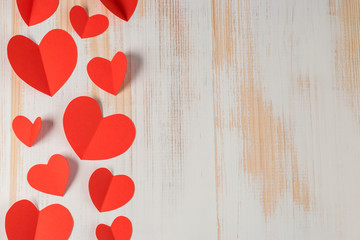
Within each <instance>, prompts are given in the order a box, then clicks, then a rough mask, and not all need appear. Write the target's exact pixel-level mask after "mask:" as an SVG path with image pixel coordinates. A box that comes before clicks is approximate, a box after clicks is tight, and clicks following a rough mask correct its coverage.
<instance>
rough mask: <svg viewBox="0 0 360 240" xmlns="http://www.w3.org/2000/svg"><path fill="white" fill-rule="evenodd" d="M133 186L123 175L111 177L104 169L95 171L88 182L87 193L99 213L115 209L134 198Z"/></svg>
mask: <svg viewBox="0 0 360 240" xmlns="http://www.w3.org/2000/svg"><path fill="white" fill-rule="evenodd" d="M134 192H135V184H134V182H133V181H132V180H131V178H129V177H128V176H125V175H117V176H113V175H112V173H111V172H110V171H109V170H108V169H106V168H99V169H97V170H96V171H95V172H94V173H93V174H92V175H91V177H90V180H89V193H90V197H91V200H92V202H93V203H94V205H95V207H96V208H97V209H98V210H99V212H107V211H111V210H114V209H117V208H119V207H121V206H123V205H125V204H126V203H127V202H129V201H130V199H131V198H132V197H133V196H134Z"/></svg>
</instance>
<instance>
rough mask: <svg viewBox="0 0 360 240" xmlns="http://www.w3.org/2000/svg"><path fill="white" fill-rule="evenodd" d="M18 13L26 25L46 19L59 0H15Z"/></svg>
mask: <svg viewBox="0 0 360 240" xmlns="http://www.w3.org/2000/svg"><path fill="white" fill-rule="evenodd" d="M16 3H17V6H18V9H19V12H20V15H21V17H22V19H24V21H25V23H26V24H27V25H28V26H32V25H35V24H38V23H41V22H42V21H45V20H46V19H48V18H49V17H50V16H51V15H53V14H54V12H55V11H56V9H57V8H58V6H59V0H16Z"/></svg>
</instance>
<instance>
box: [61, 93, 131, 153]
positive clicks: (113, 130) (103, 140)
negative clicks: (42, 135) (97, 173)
mask: <svg viewBox="0 0 360 240" xmlns="http://www.w3.org/2000/svg"><path fill="white" fill-rule="evenodd" d="M63 125H64V131H65V135H66V138H67V140H68V142H69V143H70V145H71V147H72V148H73V149H74V151H75V152H76V154H77V155H78V156H79V158H80V159H82V160H104V159H109V158H113V157H116V156H119V155H120V154H122V153H124V152H125V151H126V150H128V149H129V148H130V146H131V144H132V143H133V141H134V139H135V126H134V123H133V122H132V121H131V119H130V118H128V117H127V116H125V115H122V114H114V115H111V116H108V117H105V118H103V116H102V113H101V109H100V107H99V104H98V103H97V102H96V100H94V99H92V98H90V97H78V98H75V99H74V100H72V101H71V102H70V103H69V105H68V106H67V108H66V110H65V113H64V118H63Z"/></svg>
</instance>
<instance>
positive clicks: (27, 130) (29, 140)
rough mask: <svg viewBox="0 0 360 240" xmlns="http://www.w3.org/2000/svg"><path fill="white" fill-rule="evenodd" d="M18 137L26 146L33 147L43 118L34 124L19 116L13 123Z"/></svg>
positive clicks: (37, 119)
mask: <svg viewBox="0 0 360 240" xmlns="http://www.w3.org/2000/svg"><path fill="white" fill-rule="evenodd" d="M12 128H13V131H14V133H15V135H16V137H17V138H18V139H19V140H20V141H21V142H22V143H24V144H25V145H26V146H28V147H31V146H32V145H33V144H34V142H35V140H36V138H37V137H38V135H39V133H40V129H41V118H40V117H38V118H36V119H35V122H34V124H33V123H32V122H31V121H30V120H29V119H28V118H26V117H24V116H17V117H15V118H14V120H13V122H12Z"/></svg>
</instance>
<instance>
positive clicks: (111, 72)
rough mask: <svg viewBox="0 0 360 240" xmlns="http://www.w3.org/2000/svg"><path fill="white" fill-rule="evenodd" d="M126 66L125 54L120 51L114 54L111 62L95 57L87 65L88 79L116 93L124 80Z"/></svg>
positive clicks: (109, 91)
mask: <svg viewBox="0 0 360 240" xmlns="http://www.w3.org/2000/svg"><path fill="white" fill-rule="evenodd" d="M126 68H127V61H126V56H125V54H124V53H122V52H118V53H116V54H115V56H114V58H113V59H112V60H111V62H110V61H109V60H107V59H104V58H100V57H96V58H93V59H92V60H91V61H90V62H89V63H88V65H87V71H88V74H89V77H90V79H91V80H92V81H93V82H94V83H95V84H96V85H97V86H98V87H99V88H101V89H102V90H104V91H106V92H108V93H111V94H113V95H116V94H117V93H118V92H119V90H120V87H121V84H122V83H123V81H124V78H125V74H126Z"/></svg>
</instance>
